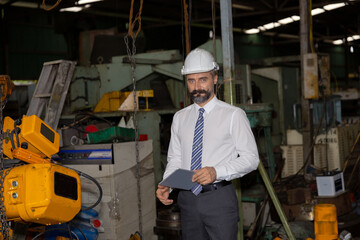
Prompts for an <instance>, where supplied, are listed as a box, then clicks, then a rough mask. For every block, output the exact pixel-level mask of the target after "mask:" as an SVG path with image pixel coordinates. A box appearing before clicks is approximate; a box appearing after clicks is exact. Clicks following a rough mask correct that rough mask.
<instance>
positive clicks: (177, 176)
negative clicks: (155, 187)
mask: <svg viewBox="0 0 360 240" xmlns="http://www.w3.org/2000/svg"><path fill="white" fill-rule="evenodd" d="M194 174H195V172H194V171H191V170H185V169H177V170H175V172H173V173H172V174H171V175H169V176H168V177H167V178H165V179H164V180H162V181H161V182H160V183H159V185H162V186H167V187H171V188H178V189H184V190H190V189H191V188H192V187H194V186H195V185H196V184H197V183H196V182H193V181H192V176H193V175H194Z"/></svg>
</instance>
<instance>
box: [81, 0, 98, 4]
mask: <svg viewBox="0 0 360 240" xmlns="http://www.w3.org/2000/svg"><path fill="white" fill-rule="evenodd" d="M100 1H102V0H79V1H78V2H77V3H78V5H82V4H87V3H94V2H100Z"/></svg>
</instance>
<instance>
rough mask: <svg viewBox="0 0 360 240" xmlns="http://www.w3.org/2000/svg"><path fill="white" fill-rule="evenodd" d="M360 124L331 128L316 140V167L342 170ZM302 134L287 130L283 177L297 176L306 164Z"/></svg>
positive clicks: (359, 129)
mask: <svg viewBox="0 0 360 240" xmlns="http://www.w3.org/2000/svg"><path fill="white" fill-rule="evenodd" d="M359 131H360V123H355V124H350V125H345V126H338V127H335V128H331V129H330V130H329V131H328V132H327V133H324V134H320V135H318V136H317V138H316V140H315V146H314V165H315V166H316V167H318V168H321V169H327V170H328V171H332V170H335V169H337V170H342V169H343V167H344V161H345V158H346V157H347V156H348V155H349V153H350V149H351V146H352V144H353V142H354V141H355V138H356V134H357V133H358V132H359ZM302 144H303V142H302V134H301V133H299V132H297V131H296V130H291V129H289V130H287V145H282V146H280V147H281V149H282V151H283V154H282V157H283V158H284V159H285V164H284V168H283V171H282V174H281V177H283V178H284V177H287V176H290V175H293V174H295V173H296V172H297V171H298V170H299V169H300V168H301V167H302V166H303V164H304V160H303V145H302Z"/></svg>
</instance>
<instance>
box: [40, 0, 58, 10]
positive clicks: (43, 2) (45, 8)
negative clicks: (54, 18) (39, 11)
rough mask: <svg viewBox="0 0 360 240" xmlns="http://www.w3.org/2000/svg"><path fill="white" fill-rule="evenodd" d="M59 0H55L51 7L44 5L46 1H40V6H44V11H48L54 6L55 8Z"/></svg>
mask: <svg viewBox="0 0 360 240" xmlns="http://www.w3.org/2000/svg"><path fill="white" fill-rule="evenodd" d="M60 2H61V0H57V1H56V3H55V4H54V5H52V6H51V7H49V8H48V7H46V3H45V0H43V1H42V6H43V8H44V10H45V11H50V10H53V9H54V8H56V7H57V6H58V5H59V4H60Z"/></svg>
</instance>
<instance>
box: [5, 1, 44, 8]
mask: <svg viewBox="0 0 360 240" xmlns="http://www.w3.org/2000/svg"><path fill="white" fill-rule="evenodd" d="M11 6H13V7H26V8H38V7H39V4H37V3H31V2H13V3H11Z"/></svg>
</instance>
